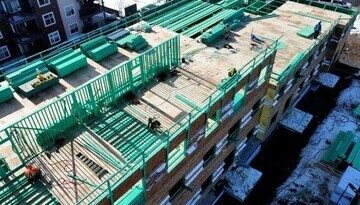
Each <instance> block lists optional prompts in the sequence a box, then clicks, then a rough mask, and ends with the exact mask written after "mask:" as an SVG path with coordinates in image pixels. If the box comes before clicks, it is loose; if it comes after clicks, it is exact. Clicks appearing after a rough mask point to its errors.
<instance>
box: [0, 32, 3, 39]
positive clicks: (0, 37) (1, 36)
mask: <svg viewBox="0 0 360 205" xmlns="http://www.w3.org/2000/svg"><path fill="white" fill-rule="evenodd" d="M3 37H4V36H3V35H2V33H1V31H0V39H2V38H3Z"/></svg>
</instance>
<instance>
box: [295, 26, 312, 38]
mask: <svg viewBox="0 0 360 205" xmlns="http://www.w3.org/2000/svg"><path fill="white" fill-rule="evenodd" d="M296 34H297V35H299V36H301V37H304V38H311V37H312V36H313V35H314V27H313V26H307V27H305V28H303V29H301V30H300V31H298V32H297V33H296Z"/></svg>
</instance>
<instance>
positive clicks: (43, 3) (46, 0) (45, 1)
mask: <svg viewBox="0 0 360 205" xmlns="http://www.w3.org/2000/svg"><path fill="white" fill-rule="evenodd" d="M37 2H38V5H39V7H43V6H46V5H49V4H50V0H37Z"/></svg>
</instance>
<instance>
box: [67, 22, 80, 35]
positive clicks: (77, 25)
mask: <svg viewBox="0 0 360 205" xmlns="http://www.w3.org/2000/svg"><path fill="white" fill-rule="evenodd" d="M72 25H76V28H77V32H75V33H71V26H72ZM68 27H69V32H70V35H75V34H78V33H80V30H79V24H78V22H74V23H72V24H69V26H68Z"/></svg>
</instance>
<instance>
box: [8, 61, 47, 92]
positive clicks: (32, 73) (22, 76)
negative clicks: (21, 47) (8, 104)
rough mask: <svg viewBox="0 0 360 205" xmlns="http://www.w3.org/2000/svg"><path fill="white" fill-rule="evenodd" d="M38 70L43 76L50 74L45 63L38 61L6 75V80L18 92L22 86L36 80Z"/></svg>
mask: <svg viewBox="0 0 360 205" xmlns="http://www.w3.org/2000/svg"><path fill="white" fill-rule="evenodd" d="M36 69H39V71H40V72H41V73H42V74H45V73H47V72H49V70H48V69H47V67H46V65H45V63H44V62H43V61H42V60H37V61H35V62H31V63H28V64H26V65H25V66H22V67H20V68H19V69H17V71H15V72H12V73H10V74H8V75H6V76H5V80H7V81H8V82H9V84H10V86H11V87H12V88H13V89H14V90H18V88H19V86H20V85H22V84H24V83H26V82H29V81H31V80H33V79H35V78H36V76H37V71H36Z"/></svg>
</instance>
